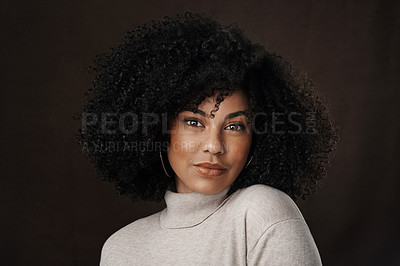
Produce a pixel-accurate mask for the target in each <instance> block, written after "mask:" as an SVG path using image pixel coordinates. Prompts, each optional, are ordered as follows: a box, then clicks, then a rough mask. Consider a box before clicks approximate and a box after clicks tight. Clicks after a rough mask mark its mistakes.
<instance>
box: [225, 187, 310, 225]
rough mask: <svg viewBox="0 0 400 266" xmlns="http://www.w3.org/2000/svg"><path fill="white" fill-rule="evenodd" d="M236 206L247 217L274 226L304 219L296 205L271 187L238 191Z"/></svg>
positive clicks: (248, 188) (235, 200)
mask: <svg viewBox="0 0 400 266" xmlns="http://www.w3.org/2000/svg"><path fill="white" fill-rule="evenodd" d="M235 194H236V195H234V196H235V197H234V199H233V201H234V204H235V205H237V207H238V208H239V209H240V210H241V211H242V212H245V214H246V217H247V218H249V219H252V220H260V222H262V223H265V224H274V223H277V222H280V221H283V220H288V219H303V216H302V214H301V212H300V210H299V208H298V207H297V205H296V203H295V202H294V201H293V200H292V199H291V198H290V197H289V196H288V195H287V194H285V193H284V192H282V191H280V190H278V189H276V188H273V187H271V186H267V185H263V184H256V185H252V186H249V187H247V188H243V189H240V190H238V191H237V192H236V193H235Z"/></svg>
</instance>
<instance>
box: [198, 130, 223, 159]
mask: <svg viewBox="0 0 400 266" xmlns="http://www.w3.org/2000/svg"><path fill="white" fill-rule="evenodd" d="M202 148H203V151H204V152H209V153H211V154H212V155H217V154H224V153H225V145H224V141H223V139H222V138H221V134H220V132H218V131H217V130H210V132H208V133H206V134H205V136H204V140H203V143H202Z"/></svg>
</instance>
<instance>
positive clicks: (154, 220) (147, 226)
mask: <svg viewBox="0 0 400 266" xmlns="http://www.w3.org/2000/svg"><path fill="white" fill-rule="evenodd" d="M160 213H161V212H157V213H155V214H152V215H150V216H147V217H144V218H141V219H138V220H136V221H134V222H132V223H130V224H128V225H126V226H124V227H122V228H121V229H119V230H118V231H116V232H115V233H113V234H112V235H111V236H110V237H109V238H108V239H107V240H106V241H105V243H104V245H103V248H102V257H103V259H104V257H107V256H108V255H109V253H112V251H116V250H118V251H119V252H124V249H127V250H126V251H127V252H128V250H129V249H132V247H134V246H135V243H141V244H144V242H143V241H145V240H146V238H147V237H146V235H148V232H152V231H153V229H154V228H155V227H157V225H158V224H159V216H160Z"/></svg>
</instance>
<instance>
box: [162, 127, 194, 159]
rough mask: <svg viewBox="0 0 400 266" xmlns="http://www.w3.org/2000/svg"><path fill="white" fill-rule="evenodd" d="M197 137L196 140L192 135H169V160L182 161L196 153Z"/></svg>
mask: <svg viewBox="0 0 400 266" xmlns="http://www.w3.org/2000/svg"><path fill="white" fill-rule="evenodd" d="M196 140H198V137H197V138H196V137H195V136H194V135H193V134H182V133H179V132H177V133H175V134H171V142H170V146H169V150H168V153H169V155H170V156H171V159H172V160H174V159H184V158H186V159H187V158H188V157H187V155H188V154H190V153H193V152H196V150H197V148H198V145H199V144H198V142H196Z"/></svg>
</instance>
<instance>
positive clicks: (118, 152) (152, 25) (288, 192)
mask: <svg viewBox="0 0 400 266" xmlns="http://www.w3.org/2000/svg"><path fill="white" fill-rule="evenodd" d="M94 70H95V71H97V73H98V75H97V77H96V79H95V81H94V83H93V87H92V88H91V89H90V91H89V93H88V99H87V104H86V105H85V107H84V108H83V110H82V111H83V112H82V114H83V115H82V119H83V120H82V121H83V127H82V129H81V130H80V133H79V134H78V139H79V142H80V143H81V144H83V150H84V151H85V152H86V154H87V155H88V157H89V158H90V159H91V161H92V163H93V164H94V166H95V167H96V169H97V171H98V173H99V176H100V177H101V178H103V179H105V180H108V181H111V182H114V183H115V186H116V188H117V190H118V192H119V193H120V194H129V195H131V197H132V200H136V199H138V198H141V199H144V200H155V201H160V200H162V199H165V202H166V205H167V207H166V208H165V209H164V210H162V211H161V212H158V213H155V214H153V215H151V216H148V217H145V218H143V219H140V220H137V221H135V222H133V223H131V224H129V225H127V226H125V227H123V228H122V229H120V230H119V231H117V232H116V233H114V234H113V235H112V236H111V237H110V238H109V239H108V240H107V241H106V242H105V244H104V246H103V249H102V255H101V263H100V264H101V265H320V264H321V259H320V256H319V253H318V249H317V247H316V245H315V243H314V240H313V238H312V236H311V233H310V230H309V228H308V226H307V224H306V222H305V221H304V218H303V217H302V215H301V213H300V211H299V209H298V208H297V207H296V205H295V203H294V202H293V200H296V199H297V198H299V197H303V198H304V197H305V196H306V195H308V194H310V193H312V192H315V191H316V188H317V181H318V180H320V179H322V178H324V177H325V175H326V172H325V166H326V164H327V163H328V161H329V158H330V156H331V154H332V151H333V150H334V149H335V145H336V141H337V138H338V137H337V135H336V132H335V130H334V127H333V124H332V122H331V120H330V118H329V116H328V113H327V111H326V107H325V106H324V105H323V104H322V103H321V101H320V99H319V98H318V96H317V93H316V91H315V90H314V85H313V83H312V82H311V80H310V79H309V78H307V77H306V76H305V75H304V74H302V73H300V72H297V71H296V70H295V69H294V68H293V66H292V65H291V64H290V63H289V62H288V61H287V60H285V59H283V58H282V57H280V56H279V55H276V54H274V53H270V52H268V51H266V50H265V48H264V47H263V46H261V45H258V44H253V43H252V42H251V41H250V40H249V39H248V38H246V37H245V36H244V34H243V32H242V30H241V29H240V28H239V27H238V26H234V25H231V26H223V25H221V24H219V23H218V22H216V21H215V20H214V19H213V18H211V17H210V16H208V15H204V14H203V15H200V14H193V13H188V12H187V13H185V14H183V15H177V16H176V17H174V18H171V17H165V18H164V19H163V20H161V21H151V22H149V23H146V24H144V25H143V26H141V27H138V28H136V29H135V30H133V31H131V32H129V33H127V35H126V36H125V38H124V40H123V42H121V44H120V45H119V46H118V47H117V48H116V49H113V50H111V51H110V52H109V53H107V54H104V55H102V56H100V57H98V59H97V61H96V63H95V64H94Z"/></svg>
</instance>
